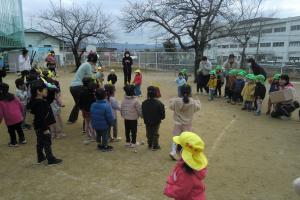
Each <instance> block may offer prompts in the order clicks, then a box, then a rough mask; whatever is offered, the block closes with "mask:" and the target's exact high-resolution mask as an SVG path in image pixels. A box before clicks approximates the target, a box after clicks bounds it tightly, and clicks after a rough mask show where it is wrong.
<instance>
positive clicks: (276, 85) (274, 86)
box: [269, 82, 279, 93]
mask: <svg viewBox="0 0 300 200" xmlns="http://www.w3.org/2000/svg"><path fill="white" fill-rule="evenodd" d="M278 90H279V83H274V82H272V83H271V85H270V89H269V93H271V92H276V91H278Z"/></svg>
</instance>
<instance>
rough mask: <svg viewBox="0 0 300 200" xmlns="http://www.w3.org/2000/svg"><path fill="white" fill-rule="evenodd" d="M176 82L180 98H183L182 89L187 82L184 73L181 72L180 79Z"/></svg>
mask: <svg viewBox="0 0 300 200" xmlns="http://www.w3.org/2000/svg"><path fill="white" fill-rule="evenodd" d="M175 81H176V84H177V91H178V97H182V94H181V87H182V86H184V85H186V80H185V78H184V76H183V74H182V72H179V74H178V77H177V78H176V80H175Z"/></svg>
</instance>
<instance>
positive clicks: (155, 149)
mask: <svg viewBox="0 0 300 200" xmlns="http://www.w3.org/2000/svg"><path fill="white" fill-rule="evenodd" d="M157 150H160V146H159V145H158V146H156V147H153V148H152V151H157Z"/></svg>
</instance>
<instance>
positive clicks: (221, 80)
mask: <svg viewBox="0 0 300 200" xmlns="http://www.w3.org/2000/svg"><path fill="white" fill-rule="evenodd" d="M216 76H217V92H218V93H219V97H220V98H221V97H222V87H223V85H224V73H223V69H222V67H221V66H220V65H218V66H217V67H216ZM216 95H217V93H216Z"/></svg>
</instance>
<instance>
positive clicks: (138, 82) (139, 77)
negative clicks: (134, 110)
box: [133, 73, 143, 85]
mask: <svg viewBox="0 0 300 200" xmlns="http://www.w3.org/2000/svg"><path fill="white" fill-rule="evenodd" d="M142 79H143V77H142V74H140V73H138V74H136V75H135V77H134V80H133V83H134V84H135V85H141V84H142Z"/></svg>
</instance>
